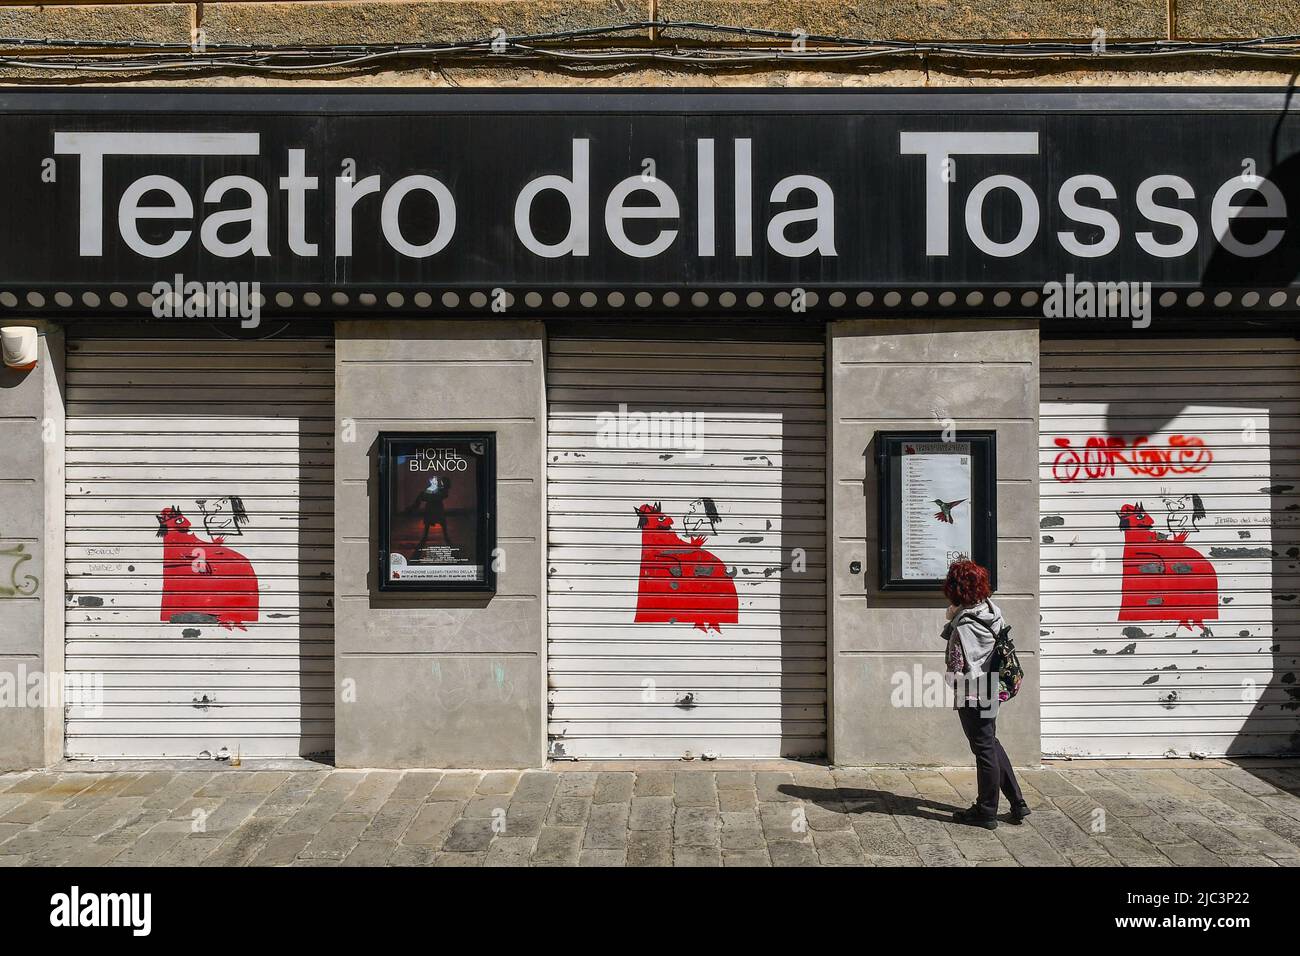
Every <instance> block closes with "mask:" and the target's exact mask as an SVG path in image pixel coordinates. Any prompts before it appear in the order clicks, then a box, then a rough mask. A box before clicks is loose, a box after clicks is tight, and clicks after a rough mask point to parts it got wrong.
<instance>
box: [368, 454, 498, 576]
mask: <svg viewBox="0 0 1300 956" xmlns="http://www.w3.org/2000/svg"><path fill="white" fill-rule="evenodd" d="M428 450H443V451H447V452H449V454H444V455H442V456H441V457H440V458H439V459H437V460H438V461H441V462H446V463H448V464H452V463H454V462H455V461H456V456H461V457H464V456H469V457H468V458H465V460H466V463H467V464H466V469H465V470H468V461H469V460H473V461H474V478H473V482H472V487H473V489H474V490H473V496H472V499H471V501H470V507H471V508H472V519H473V520H472V522H468V525H469V526H470V527H471V528H472V533H473V535H474V540H473V542H472V543H471V544H470V546H469V547H466V543H464V542H456V543H455V544H452V542H451V538H450V529H449V526H448V524H447V521H448V517H447V516H448V514H449V512H441V516H442V518H443V521H442V522H441V525H442V532H441V534H442V536H443V539H444V543H443V545H442V548H443V549H444V550H448V551H449V554H448V556H449V557H461V556H463V555H457V552H468V554H469V555H470V558H471V560H469V561H463V560H461V561H451V560H449V561H445V562H436V561H424V562H418V563H414V564H412V565H411V566H410V568H408V569H407V570H406V571H405V572H403V571H402V569H401V567H396V570H397V574H396V575H394V573H393V572H394V570H395V562H394V561H393V557H392V556H393V554H394V553H395V552H394V547H393V546H394V540H393V538H394V534H395V532H396V531H397V528H396V524H397V522H395V520H394V519H395V517H396V516H398V515H399V514H400V515H401V516H403V517H406V516H409V515H410V514H411V513H412V512H413V511H414V509H415V508H416V507H417V505H418V502H419V501H421V500H426V507H427V508H428V509H429V510H428V511H426V516H425V520H424V522H423V523H424V531H425V539H427V536H428V534H429V531H430V529H431V527H432V526H434V525H437V524H438V523H439V522H433V523H432V524H431V523H430V521H429V520H428V518H429V515H430V514H431V512H432V511H434V510H435V509H438V508H439V505H438V504H428V503H427V499H425V495H424V494H423V493H420V495H419V496H418V498H417V499H416V501H415V502H406V501H405V500H404V499H405V498H410V497H411V493H410V489H409V488H408V489H406V493H405V494H399V492H398V483H399V477H398V476H399V470H402V471H406V470H409V471H411V472H412V473H415V472H419V473H420V475H421V477H423V474H424V473H425V470H427V471H430V472H434V473H437V474H441V473H442V472H443V471H445V470H446V469H445V468H434V467H429V468H428V469H425V470H421V469H413V468H412V469H399V467H398V462H399V461H402V460H409V459H410V458H412V457H417V456H416V455H413V454H412V452H413V451H414V452H418V453H420V454H421V455H423V454H426V453H427V451H428ZM377 453H378V456H379V542H378V546H379V581H378V583H379V590H380V591H386V592H412V591H414V592H435V593H448V592H450V593H455V594H467V593H471V594H495V593H496V587H497V578H496V570H495V568H494V567H493V565H494V558H495V554H494V552H495V551H496V486H497V457H496V433H495V432H481V431H476V432H453V431H445V432H380V433H379V439H378V444H377ZM425 461H426V462H427V463H428V465H430V466H432V465H433V464H434V463H433V462H432V461H430V460H429V459H428V458H426V459H425ZM417 480H418V479H417ZM451 483H452V486H453V489H454V490H455V491H457V492H459V489H455V487H454V469H453V474H452V481H451ZM406 484H410V482H409V481H408V482H406ZM459 493H460V494H461V495H464V493H463V492H459ZM447 494H448V493H447V492H446V491H445V490H444V492H443V498H444V500H445V497H446V496H447ZM462 510H463V508H462ZM459 524H460V525H461V527H462V529H463V528H464V527H465V526H466V524H467V522H465V521H463V520H462V521H460V522H459ZM457 537H459V534H458V536H457ZM416 550H417V551H418V550H421V549H420V548H418V547H417V549H416ZM404 560H405V559H404ZM467 567H468V568H472V569H474V573H473V574H472V576H470V575H468V574H467V572H465V571H464V570H461V571H459V572H457V571H454V570H452V569H463V568H467ZM440 571H441V573H439V572H440ZM403 573H408V574H411V575H412V576H411V577H409V578H403V577H402V574H403Z"/></svg>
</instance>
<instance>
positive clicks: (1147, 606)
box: [1119, 502, 1219, 630]
mask: <svg viewBox="0 0 1300 956" xmlns="http://www.w3.org/2000/svg"><path fill="white" fill-rule="evenodd" d="M1154 524H1155V519H1153V518H1152V517H1151V516H1150V515H1149V514H1147V512H1146V508H1144V507H1143V506H1142V504H1141V503H1140V502H1139V503H1138V504H1136V505H1124V507H1122V508H1120V509H1119V527H1120V530H1121V531H1123V532H1124V585H1123V592H1122V600H1121V602H1120V610H1119V619H1120V620H1121V621H1177V622H1178V625H1179V626H1180V627H1185V628H1187V629H1188V630H1191V629H1192V625H1197V626H1199V627H1201V628H1204V627H1205V622H1206V621H1215V620H1218V618H1219V577H1218V574H1216V573H1215V570H1214V565H1212V564H1211V563H1210V562H1209V561H1208V560H1207V559H1206V557H1205V555H1203V554H1201V552H1199V551H1197V550H1196V549H1195V548H1189V547H1188V546H1187V545H1185V544H1183V543H1182V541H1181V540H1174V541H1170V540H1168V539H1167V538H1164V537H1162V536H1161V535H1158V534H1157V533H1156V532H1155V531H1153V530H1152V526H1153V525H1154ZM1184 537H1186V536H1185V535H1184Z"/></svg>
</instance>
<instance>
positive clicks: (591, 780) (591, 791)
mask: <svg viewBox="0 0 1300 956" xmlns="http://www.w3.org/2000/svg"><path fill="white" fill-rule="evenodd" d="M556 776H557V777H559V784H558V786H557V787H556V788H555V794H556V796H559V797H591V796H594V795H595V793H596V780H597V779H598V778H599V777H600V774H598V773H591V772H588V771H585V770H571V771H566V772H564V773H559V774H556Z"/></svg>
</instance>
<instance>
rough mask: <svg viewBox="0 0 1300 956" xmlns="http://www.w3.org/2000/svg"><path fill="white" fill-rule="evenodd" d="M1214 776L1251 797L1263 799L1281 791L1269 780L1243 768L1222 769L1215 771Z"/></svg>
mask: <svg viewBox="0 0 1300 956" xmlns="http://www.w3.org/2000/svg"><path fill="white" fill-rule="evenodd" d="M1213 772H1214V774H1215V775H1216V776H1218V777H1219V778H1220V779H1222V780H1225V781H1227V782H1228V783H1230V784H1232V785H1233V786H1235V787H1237V788H1238V789H1240V790H1245V791H1246V792H1247V793H1249V794H1250V795H1251V796H1254V797H1261V796H1265V795H1272V794H1277V793H1279V792H1280V791H1279V790H1278V788H1277V787H1275V786H1274V785H1273V784H1271V783H1269V782H1268V781H1267V780H1265V779H1263V778H1262V777H1260V776H1258V775H1257V774H1254V773H1251V772H1250V771H1249V770H1244V769H1242V768H1241V767H1222V768H1218V769H1215V770H1214V771H1213Z"/></svg>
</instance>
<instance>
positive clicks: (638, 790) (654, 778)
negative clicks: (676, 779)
mask: <svg viewBox="0 0 1300 956" xmlns="http://www.w3.org/2000/svg"><path fill="white" fill-rule="evenodd" d="M632 795H633V796H636V797H671V796H672V795H673V775H672V773H671V772H670V771H667V770H646V771H641V772H639V773H637V775H636V783H635V784H634V785H633V787H632Z"/></svg>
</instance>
